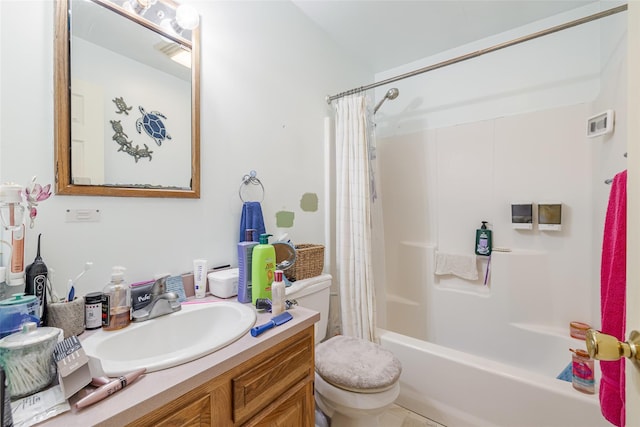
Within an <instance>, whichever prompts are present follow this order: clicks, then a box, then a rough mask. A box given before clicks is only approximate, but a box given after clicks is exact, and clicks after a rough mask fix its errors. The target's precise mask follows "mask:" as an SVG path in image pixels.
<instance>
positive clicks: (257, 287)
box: [251, 234, 276, 305]
mask: <svg viewBox="0 0 640 427" xmlns="http://www.w3.org/2000/svg"><path fill="white" fill-rule="evenodd" d="M269 236H271V234H261V235H260V244H258V245H256V246H255V247H254V248H253V254H252V257H251V303H252V304H253V305H255V304H256V300H257V299H258V298H269V299H271V283H273V273H274V271H275V270H276V249H275V248H274V247H273V245H270V244H269Z"/></svg>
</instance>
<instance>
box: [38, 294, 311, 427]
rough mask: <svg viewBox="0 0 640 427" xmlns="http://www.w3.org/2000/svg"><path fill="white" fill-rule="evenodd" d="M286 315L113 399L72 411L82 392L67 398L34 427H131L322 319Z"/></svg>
mask: <svg viewBox="0 0 640 427" xmlns="http://www.w3.org/2000/svg"><path fill="white" fill-rule="evenodd" d="M233 300H234V299H228V300H225V301H233ZM289 312H290V313H291V314H292V315H293V319H292V320H290V321H289V322H287V323H285V324H283V325H281V326H278V327H276V328H273V329H270V330H268V331H267V332H265V333H263V334H261V335H259V336H258V337H252V336H251V334H250V333H249V332H247V333H246V334H245V335H243V336H242V337H241V338H239V339H238V340H237V341H235V342H233V343H232V344H230V345H228V346H227V347H224V348H222V349H220V350H218V351H215V352H213V353H211V354H209V355H207V356H203V357H201V358H200V359H196V360H194V361H192V362H188V363H185V364H183V365H179V366H176V367H173V368H169V369H164V370H161V371H156V372H151V373H148V374H145V375H144V376H142V377H140V378H138V379H137V380H136V381H135V382H133V383H132V384H130V385H128V386H127V387H125V388H124V389H122V390H120V391H118V392H117V393H115V394H113V395H112V396H109V397H108V398H106V399H104V400H102V401H100V402H98V403H96V404H94V405H92V406H89V407H86V408H84V409H80V410H76V409H75V408H74V407H73V405H74V403H75V402H76V401H77V400H79V399H80V398H81V397H83V396H84V394H85V393H86V391H85V390H80V392H78V393H76V394H75V395H74V396H72V397H71V398H70V399H69V404H70V405H71V411H67V412H65V413H64V414H60V415H58V416H56V417H54V418H50V419H48V420H46V421H44V422H42V423H40V424H38V426H47V427H49V426H63V427H71V426H82V427H87V426H94V425H95V426H114V427H115V426H117V427H120V426H123V425H125V424H127V423H130V422H132V421H134V420H136V419H138V418H140V417H141V416H143V415H145V414H147V413H150V412H152V411H154V410H156V409H158V408H160V407H162V406H163V405H165V404H166V403H168V402H170V401H172V400H175V399H176V398H178V397H180V396H182V395H183V394H185V393H186V392H188V391H190V390H192V389H194V388H196V387H198V386H200V385H202V384H204V383H206V382H208V381H210V380H212V379H213V378H215V377H217V376H219V375H221V374H223V373H224V372H226V371H228V370H229V369H231V368H233V367H235V366H237V365H239V364H241V363H243V362H245V361H247V360H249V359H251V358H252V357H254V356H256V355H257V354H259V353H261V352H263V351H264V350H266V349H267V348H269V347H271V346H273V345H275V344H278V343H280V342H282V341H284V340H285V339H287V338H289V337H291V336H293V335H295V334H296V333H298V332H300V331H302V330H304V329H306V328H307V327H309V326H311V325H313V324H314V323H316V322H317V321H318V320H320V314H319V313H318V312H316V311H313V310H309V309H306V308H304V307H299V306H298V307H295V308H293V309H291V310H289ZM271 317H272V315H271V313H264V312H257V320H256V325H260V324H263V323H266V322H267V321H268V320H269V319H271ZM151 321H152V320H151ZM202 327H206V326H204V325H203V326H202ZM89 335H90V333H89V332H85V333H83V334H81V335H80V337H79V338H80V340H81V341H82V339H84V338H86V336H89ZM123 351H126V349H123Z"/></svg>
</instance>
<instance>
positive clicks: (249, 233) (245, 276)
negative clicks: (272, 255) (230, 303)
mask: <svg viewBox="0 0 640 427" xmlns="http://www.w3.org/2000/svg"><path fill="white" fill-rule="evenodd" d="M255 231H256V230H255V229H253V228H250V229H248V230H245V235H244V240H245V241H244V242H240V243H238V302H241V303H243V304H244V303H248V302H252V291H251V289H252V286H251V260H252V255H253V248H254V247H256V246H257V245H258V242H254V241H253V233H254V232H255Z"/></svg>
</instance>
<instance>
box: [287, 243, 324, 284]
mask: <svg viewBox="0 0 640 427" xmlns="http://www.w3.org/2000/svg"><path fill="white" fill-rule="evenodd" d="M323 268H324V246H323V245H314V244H308V243H301V244H299V245H296V262H295V263H294V264H293V265H292V266H291V268H289V269H287V270H286V271H285V275H286V276H287V278H288V279H289V280H303V279H308V278H309V277H315V276H319V275H320V274H322V269H323Z"/></svg>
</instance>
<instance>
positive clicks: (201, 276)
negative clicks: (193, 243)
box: [193, 259, 207, 298]
mask: <svg viewBox="0 0 640 427" xmlns="http://www.w3.org/2000/svg"><path fill="white" fill-rule="evenodd" d="M193 286H194V293H195V295H196V298H204V296H205V294H206V292H207V260H206V259H195V260H193Z"/></svg>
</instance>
